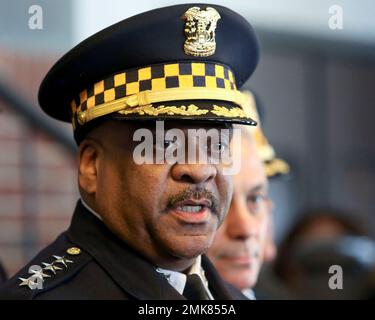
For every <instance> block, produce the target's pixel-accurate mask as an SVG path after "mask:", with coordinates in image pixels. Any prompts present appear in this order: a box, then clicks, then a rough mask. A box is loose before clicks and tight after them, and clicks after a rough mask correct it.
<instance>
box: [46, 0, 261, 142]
mask: <svg viewBox="0 0 375 320" xmlns="http://www.w3.org/2000/svg"><path fill="white" fill-rule="evenodd" d="M258 59H259V47H258V41H257V38H256V35H255V33H254V30H253V28H252V26H251V25H250V24H249V23H248V22H247V21H246V20H245V19H244V18H243V17H242V16H240V15H239V14H237V13H235V12H234V11H232V10H230V9H228V8H225V7H222V6H216V5H211V4H210V5H207V4H182V5H176V6H170V7H164V8H159V9H155V10H152V11H148V12H145V13H142V14H139V15H136V16H133V17H131V18H128V19H125V20H122V21H120V22H118V23H116V24H114V25H112V26H110V27H108V28H106V29H104V30H102V31H100V32H98V33H96V34H94V35H93V36H91V37H89V38H88V39H86V40H84V41H83V42H81V43H80V44H78V45H77V46H76V47H74V48H73V49H71V50H70V51H69V52H68V53H66V54H65V55H64V56H63V57H62V58H61V59H60V60H59V61H57V63H56V64H55V65H54V66H53V67H52V68H51V70H50V71H49V72H48V74H47V75H46V77H45V78H44V80H43V82H42V84H41V86H40V89H39V103H40V106H41V108H42V109H43V110H44V111H45V112H46V113H47V114H48V115H50V116H52V117H53V118H55V119H58V120H62V121H66V122H72V124H73V128H74V130H75V135H76V133H78V132H84V131H85V130H84V129H85V128H89V125H90V124H91V126H93V125H94V124H95V121H96V120H100V119H106V118H113V117H115V118H116V119H125V120H129V119H131V120H167V119H173V120H184V121H190V120H200V121H215V122H229V123H239V124H247V125H255V124H256V122H255V121H254V120H253V119H252V118H251V117H249V116H248V114H246V113H245V112H244V110H243V107H242V106H243V104H244V103H245V102H244V101H246V97H244V95H243V94H242V93H241V92H240V91H239V90H238V89H239V88H240V87H241V86H242V85H243V84H244V83H245V82H246V80H247V79H248V78H249V77H250V76H251V74H252V73H253V72H254V70H255V68H256V65H257V63H258ZM76 139H77V136H76Z"/></svg>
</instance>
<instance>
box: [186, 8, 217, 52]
mask: <svg viewBox="0 0 375 320" xmlns="http://www.w3.org/2000/svg"><path fill="white" fill-rule="evenodd" d="M182 18H183V19H184V20H185V21H186V22H185V29H184V31H185V35H186V40H185V43H184V51H185V53H186V54H187V55H191V56H196V57H208V56H211V55H213V54H214V53H215V50H216V41H215V30H216V24H217V21H218V20H219V19H220V14H219V13H218V12H217V11H216V10H215V9H214V8H211V7H207V8H206V10H201V8H199V7H192V8H190V9H189V10H187V11H186V12H185V13H184V15H183V16H182Z"/></svg>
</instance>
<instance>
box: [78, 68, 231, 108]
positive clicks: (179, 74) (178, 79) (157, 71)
mask: <svg viewBox="0 0 375 320" xmlns="http://www.w3.org/2000/svg"><path fill="white" fill-rule="evenodd" d="M194 87H201V88H202V87H204V88H223V89H227V90H236V83H235V79H234V76H233V73H232V71H231V70H230V69H229V68H228V67H227V66H224V65H220V64H214V63H207V62H204V63H203V62H181V63H172V64H165V65H154V66H150V67H144V68H141V69H136V70H131V71H127V72H121V73H117V74H115V75H113V76H110V77H108V78H106V79H104V80H101V81H99V82H97V83H95V84H94V85H93V86H91V87H89V88H88V89H87V90H84V91H82V92H81V93H80V95H79V96H78V97H76V99H74V100H73V102H72V109H73V110H72V111H73V114H75V112H76V111H77V110H80V111H84V110H87V109H89V108H92V107H94V106H97V105H100V104H103V103H106V102H111V101H114V100H117V99H120V98H123V97H126V96H130V95H132V94H136V93H139V92H142V91H146V90H152V91H158V90H165V89H168V88H194Z"/></svg>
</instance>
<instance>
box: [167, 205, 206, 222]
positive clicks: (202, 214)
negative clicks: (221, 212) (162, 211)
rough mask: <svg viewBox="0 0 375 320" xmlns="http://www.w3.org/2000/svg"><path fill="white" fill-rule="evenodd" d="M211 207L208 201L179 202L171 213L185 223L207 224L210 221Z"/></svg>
mask: <svg viewBox="0 0 375 320" xmlns="http://www.w3.org/2000/svg"><path fill="white" fill-rule="evenodd" d="M211 206H212V204H211V201H209V200H207V199H201V200H193V199H189V200H185V201H181V202H177V203H176V204H175V205H174V206H173V207H172V208H171V209H170V210H169V212H170V213H171V214H173V215H174V216H175V217H177V218H178V219H179V220H180V221H182V222H185V223H192V224H194V223H196V224H197V223H205V222H208V220H209V219H210V216H211V213H212V210H211Z"/></svg>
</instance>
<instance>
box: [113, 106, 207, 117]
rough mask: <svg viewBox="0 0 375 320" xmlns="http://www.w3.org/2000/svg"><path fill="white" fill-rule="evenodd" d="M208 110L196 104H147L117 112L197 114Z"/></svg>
mask: <svg viewBox="0 0 375 320" xmlns="http://www.w3.org/2000/svg"><path fill="white" fill-rule="evenodd" d="M207 112H208V110H201V109H199V108H198V107H197V106H196V105H193V104H191V105H189V106H188V107H186V106H180V107H176V106H167V107H166V106H158V107H153V106H151V105H148V106H141V107H136V108H131V109H126V110H120V111H118V113H120V114H122V115H127V114H134V113H138V114H140V115H149V116H158V115H161V114H168V115H171V116H173V115H180V116H199V115H203V114H206V113H207Z"/></svg>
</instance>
